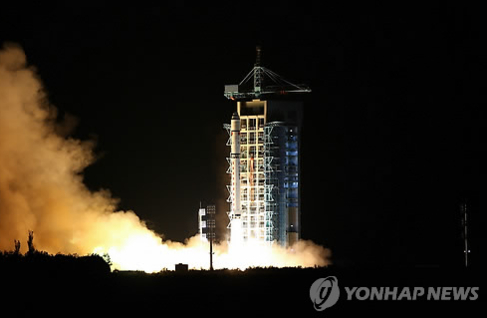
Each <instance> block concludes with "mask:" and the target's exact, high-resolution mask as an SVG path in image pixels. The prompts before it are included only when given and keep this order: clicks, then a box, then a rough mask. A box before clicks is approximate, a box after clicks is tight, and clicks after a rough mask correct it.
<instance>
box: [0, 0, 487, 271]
mask: <svg viewBox="0 0 487 318" xmlns="http://www.w3.org/2000/svg"><path fill="white" fill-rule="evenodd" d="M42 9H43V11H42V12H45V14H38V12H37V11H36V10H30V11H29V12H26V11H23V10H20V9H12V10H10V9H7V10H2V12H1V13H0V30H2V31H1V32H0V43H2V44H3V43H5V42H14V43H18V44H20V45H21V46H22V47H23V49H24V51H25V53H26V55H27V60H28V63H29V65H32V66H33V67H35V68H36V69H37V73H38V75H39V76H40V78H41V80H42V82H43V83H44V86H45V89H46V91H47V93H48V96H47V98H48V100H49V102H50V103H51V104H52V105H54V106H55V107H56V108H57V109H58V111H59V117H60V118H62V117H64V116H65V115H66V114H69V116H74V117H75V118H76V119H77V120H79V123H78V125H77V127H76V129H75V131H74V133H73V136H74V137H76V138H80V139H82V140H86V139H95V140H96V142H97V146H96V154H97V155H98V156H99V159H98V160H97V161H96V162H95V163H94V164H93V165H92V166H90V167H88V168H87V169H86V170H85V171H84V179H85V183H86V184H87V185H88V187H89V188H90V189H92V190H98V189H100V188H106V189H109V190H110V191H111V192H112V193H113V196H114V197H117V198H120V209H123V210H134V211H135V213H137V215H139V216H140V217H141V219H143V220H145V221H146V222H147V224H148V226H149V227H150V228H151V229H154V230H155V231H156V232H157V233H159V234H164V235H165V237H166V238H168V239H171V240H178V241H183V240H184V239H185V238H188V237H190V236H192V235H194V234H195V233H196V231H197V222H196V220H197V210H198V207H199V202H200V201H203V202H204V203H215V204H216V205H217V208H219V209H220V210H219V211H217V213H224V212H225V211H226V209H227V208H228V207H227V205H226V204H222V202H223V201H224V200H225V199H226V198H227V192H226V189H225V183H226V180H225V178H226V177H227V175H226V174H225V171H226V169H227V163H226V160H225V157H226V156H228V152H229V149H228V148H227V147H226V146H225V142H226V139H227V136H226V132H225V131H224V129H223V128H222V125H223V123H229V122H230V117H231V114H232V113H233V111H235V108H236V106H235V103H234V102H232V101H229V100H226V99H225V97H224V96H223V87H224V85H225V84H234V83H238V82H240V80H241V79H243V77H244V76H245V75H246V74H247V73H248V72H249V71H250V69H251V68H252V66H253V63H254V61H255V46H256V45H261V46H262V48H263V56H262V64H263V65H264V66H266V67H267V68H269V69H271V70H273V71H275V72H276V73H278V74H280V75H282V76H283V77H284V78H286V79H289V80H290V81H292V82H296V83H306V84H308V85H309V86H310V88H311V89H312V90H313V92H312V93H311V94H309V95H308V96H303V99H304V101H305V106H304V119H303V120H304V121H303V130H302V137H301V141H302V144H301V148H302V153H301V160H302V162H301V170H302V176H301V178H302V227H301V229H302V237H303V238H304V239H310V240H313V241H314V242H315V243H318V244H321V245H324V246H325V247H329V248H330V249H331V250H332V253H333V256H332V261H333V262H334V263H335V264H336V265H340V266H354V265H366V266H391V267H403V266H406V267H411V266H440V267H449V266H461V264H462V260H463V254H462V242H461V226H460V208H459V205H460V204H461V203H462V202H464V201H465V200H466V201H467V202H468V203H469V207H470V211H471V231H472V232H471V233H472V236H471V239H472V265H477V264H478V262H477V260H478V258H479V256H478V255H480V253H481V246H480V242H479V239H478V238H479V236H480V231H481V228H482V227H481V224H480V222H479V218H480V211H481V210H482V209H481V207H480V205H481V201H480V197H479V191H478V188H477V184H479V183H480V178H479V162H478V158H479V153H480V145H481V143H480V137H479V136H480V127H481V119H482V118H484V116H483V115H484V112H483V111H482V110H480V107H481V104H485V94H484V93H483V91H482V89H483V83H484V82H485V81H482V78H483V70H485V59H484V56H485V50H483V49H482V48H483V45H482V43H481V40H482V36H481V31H480V30H482V29H483V28H482V26H483V23H484V22H483V20H482V18H481V17H480V13H479V12H476V11H475V10H474V8H469V7H467V6H463V7H462V8H460V9H458V8H456V7H449V6H447V5H445V8H443V9H444V10H436V8H434V7H430V8H426V7H423V8H421V10H420V8H409V9H407V10H404V8H399V7H391V8H381V9H371V8H368V10H359V12H355V13H351V12H349V11H348V10H345V8H340V7H338V6H331V5H324V4H314V5H309V6H304V5H303V6H296V7H295V6H292V5H280V6H276V7H272V6H270V5H269V6H268V7H265V6H264V7H262V8H261V10H263V12H265V13H262V14H261V15H254V14H252V13H253V11H252V10H251V9H250V8H247V7H244V6H243V5H240V4H227V5H224V6H219V7H217V6H215V7H210V6H201V7H199V8H197V7H189V6H187V5H184V4H173V5H167V7H150V8H149V7H147V8H142V7H140V8H137V9H134V10H129V9H125V8H113V7H110V6H108V5H101V6H100V7H98V8H97V9H96V10H94V9H92V8H91V7H89V6H83V5H82V4H79V5H77V6H72V5H71V4H64V5H60V7H52V8H45V7H42ZM276 26H278V27H276ZM195 131H197V133H196V134H195ZM222 206H223V207H224V208H225V210H224V211H221V207H222Z"/></svg>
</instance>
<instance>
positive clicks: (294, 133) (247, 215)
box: [224, 47, 311, 246]
mask: <svg viewBox="0 0 487 318" xmlns="http://www.w3.org/2000/svg"><path fill="white" fill-rule="evenodd" d="M260 55H261V50H260V48H259V47H257V60H256V63H255V65H254V68H253V69H252V71H251V72H250V73H249V74H248V75H247V76H246V77H245V78H244V79H243V80H242V82H240V84H238V85H226V86H225V93H224V94H225V96H226V97H227V98H228V99H231V100H236V101H237V112H236V113H234V115H233V116H232V124H231V125H228V124H225V125H224V127H225V128H226V129H227V131H228V133H229V139H228V142H227V146H231V153H230V158H227V160H228V162H229V165H230V167H229V168H228V170H227V173H229V174H231V184H230V185H229V186H227V188H228V190H229V192H230V196H229V198H228V200H227V202H229V203H230V204H231V209H230V212H228V216H229V219H230V223H229V225H228V228H229V229H230V233H231V235H230V240H231V241H235V240H240V241H243V242H247V241H254V242H262V243H263V242H268V243H273V242H277V243H278V244H280V245H283V246H292V245H293V243H294V242H296V241H297V240H298V239H299V237H300V227H299V223H300V213H301V210H300V183H299V170H300V169H299V131H300V127H301V122H302V102H300V101H294V100H289V99H286V98H282V97H283V96H282V95H284V94H287V93H306V92H311V90H310V89H309V88H308V87H306V86H304V85H296V84H292V83H290V82H288V81H286V80H284V79H282V78H281V77H280V76H279V75H277V74H276V73H274V72H272V71H270V70H268V69H266V68H265V67H263V66H261V65H260V59H261V58H260ZM252 78H253V86H251V87H250V88H249V87H246V86H248V84H250V83H251V81H250V79H252ZM236 118H238V119H239V126H240V127H239V128H240V129H239V135H238V136H239V137H240V138H238V139H236V133H237V131H236V129H235V127H236V125H235V124H234V121H235V119H236ZM236 148H240V149H238V150H237V149H236ZM237 152H238V156H237ZM235 180H240V182H235ZM237 186H238V187H237ZM235 220H238V221H235Z"/></svg>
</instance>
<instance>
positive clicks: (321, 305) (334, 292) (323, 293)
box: [309, 276, 340, 311]
mask: <svg viewBox="0 0 487 318" xmlns="http://www.w3.org/2000/svg"><path fill="white" fill-rule="evenodd" d="M309 297H310V298H311V301H312V302H313V306H314V308H315V309H316V310H317V311H323V310H325V309H326V308H329V307H331V306H333V305H334V304H335V303H336V302H337V301H338V298H339V297H340V288H339V287H338V279H337V278H336V277H335V276H328V277H326V278H318V279H317V280H316V281H315V282H314V283H313V284H312V285H311V288H310V289H309Z"/></svg>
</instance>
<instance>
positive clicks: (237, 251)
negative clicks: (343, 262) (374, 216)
mask: <svg viewBox="0 0 487 318" xmlns="http://www.w3.org/2000/svg"><path fill="white" fill-rule="evenodd" d="M213 250H214V253H215V256H214V258H213V259H214V264H213V265H214V268H215V269H222V268H230V269H237V268H238V269H242V270H244V269H246V268H249V267H256V266H261V267H266V266H273V267H295V266H302V267H312V266H324V265H327V264H328V260H327V258H328V257H329V250H327V249H324V248H323V247H321V246H318V245H315V244H314V243H312V242H309V241H300V242H298V243H297V244H295V245H294V246H293V248H292V249H291V248H287V249H286V248H282V247H280V246H278V245H276V244H274V245H273V246H271V245H267V244H266V245H263V244H262V243H258V242H255V243H254V242H246V243H241V242H240V243H239V244H230V245H228V244H227V243H223V244H216V245H214V248H213ZM94 252H95V253H98V254H104V253H108V254H109V255H110V259H111V261H112V263H113V266H112V267H113V269H119V270H142V271H145V272H149V273H152V272H158V271H161V270H164V269H170V270H172V269H173V268H174V265H175V264H177V263H185V264H188V265H189V267H190V268H192V269H208V268H209V247H208V243H204V242H202V241H201V240H200V238H199V237H198V236H194V237H192V238H190V239H189V240H187V241H186V242H185V243H184V244H183V243H178V242H171V241H165V242H162V240H161V239H160V238H159V237H157V236H156V235H155V234H153V233H152V232H148V233H142V234H134V235H128V236H127V239H126V240H125V241H124V242H122V244H121V245H120V246H112V247H109V248H103V247H100V246H99V247H97V248H96V249H95V251H94Z"/></svg>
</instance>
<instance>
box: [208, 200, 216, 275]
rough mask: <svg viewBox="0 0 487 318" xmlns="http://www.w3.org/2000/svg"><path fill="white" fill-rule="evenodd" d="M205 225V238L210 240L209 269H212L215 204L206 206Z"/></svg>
mask: <svg viewBox="0 0 487 318" xmlns="http://www.w3.org/2000/svg"><path fill="white" fill-rule="evenodd" d="M206 216H207V219H206V227H207V230H208V233H207V238H208V240H209V241H210V271H212V270H213V240H214V239H215V206H214V205H209V206H207V207H206Z"/></svg>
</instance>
